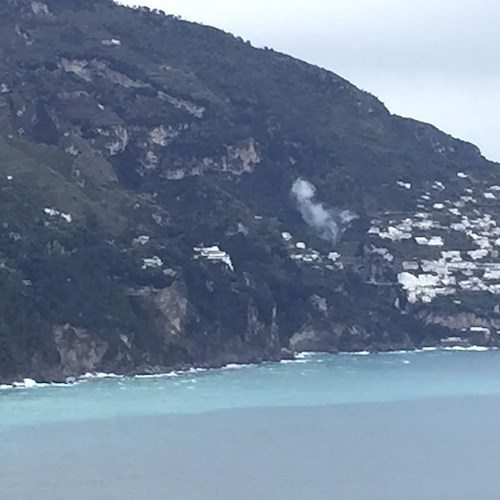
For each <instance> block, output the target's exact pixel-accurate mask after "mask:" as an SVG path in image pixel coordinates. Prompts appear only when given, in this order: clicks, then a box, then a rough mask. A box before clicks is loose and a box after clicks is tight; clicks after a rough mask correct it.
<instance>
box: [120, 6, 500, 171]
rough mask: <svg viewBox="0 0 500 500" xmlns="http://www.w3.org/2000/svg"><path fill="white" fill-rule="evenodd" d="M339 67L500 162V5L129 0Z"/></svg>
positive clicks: (397, 109) (387, 100) (399, 108)
mask: <svg viewBox="0 0 500 500" xmlns="http://www.w3.org/2000/svg"><path fill="white" fill-rule="evenodd" d="M120 3H125V4H127V5H138V4H140V5H147V6H149V7H151V8H157V9H161V10H163V11H165V12H166V13H167V14H175V15H180V16H181V17H182V18H183V19H186V20H190V21H196V22H200V23H203V24H207V25H211V26H216V27H218V28H221V29H223V30H225V31H229V32H231V33H233V34H235V35H237V36H241V37H242V38H244V39H245V40H250V41H251V42H252V44H253V45H254V46H256V47H265V46H267V47H271V48H273V49H275V50H278V51H280V52H285V53H287V54H290V55H293V56H295V57H298V58H300V59H303V60H305V61H307V62H310V63H313V64H316V65H318V66H321V67H323V68H326V69H329V70H331V71H333V72H335V73H337V74H339V75H341V76H342V77H344V78H346V79H348V80H349V81H351V82H352V83H354V84H355V85H356V86H358V87H359V88H362V89H363V90H366V91H368V92H370V93H372V94H374V95H376V96H377V97H378V98H379V99H380V100H381V101H382V102H383V103H384V104H385V105H386V106H387V107H388V108H389V110H390V111H391V112H392V113H396V114H399V115H402V116H408V117H412V118H415V119H418V120H422V121H426V122H429V123H432V124H434V125H436V126H437V127H439V128H440V129H442V130H444V131H445V132H448V133H449V134H451V135H453V136H455V137H458V138H460V139H464V140H467V141H469V142H473V143H474V144H476V145H477V146H479V148H480V149H481V151H482V153H483V154H484V155H485V156H486V157H487V158H489V159H492V160H496V161H499V162H500V138H499V137H498V136H499V132H500V127H499V126H498V120H499V118H500V29H499V28H498V26H499V24H500V2H499V1H498V0H476V1H473V0H287V1H284V0H274V1H273V0H252V1H248V0H121V1H120Z"/></svg>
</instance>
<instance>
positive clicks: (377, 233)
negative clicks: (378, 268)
mask: <svg viewBox="0 0 500 500" xmlns="http://www.w3.org/2000/svg"><path fill="white" fill-rule="evenodd" d="M457 177H458V178H459V179H461V180H463V181H464V182H465V181H467V179H468V178H469V176H468V175H467V174H465V173H463V172H459V173H458V174H457ZM397 184H398V186H400V187H401V188H403V189H411V186H409V187H408V183H403V182H402V181H399V182H398V183H397ZM445 191H446V186H445V185H444V184H443V183H441V182H435V183H434V184H433V186H432V189H431V190H430V191H429V192H427V193H425V194H423V195H422V196H420V197H419V212H417V213H415V214H414V215H413V216H411V217H407V216H406V217H400V218H399V219H398V218H394V216H392V217H391V214H385V215H386V219H387V220H385V221H384V220H377V221H373V223H372V227H371V228H370V230H369V234H370V235H371V236H372V237H373V238H378V240H377V241H378V245H379V246H380V243H381V242H384V241H385V242H387V243H388V244H389V245H390V247H391V248H392V249H394V248H397V247H395V244H401V245H402V244H405V247H404V249H403V248H402V249H401V253H402V254H403V255H405V260H404V261H403V262H401V265H400V267H401V272H400V273H399V275H398V280H399V282H400V283H401V285H402V286H403V288H404V289H405V290H406V291H407V294H408V299H409V301H410V302H412V303H415V302H424V303H430V302H432V301H433V300H435V299H436V298H437V297H439V296H454V295H457V294H458V293H460V292H488V293H490V294H494V295H500V203H499V205H498V206H496V205H495V204H494V203H492V200H495V199H497V197H498V199H500V186H496V185H495V186H481V185H480V186H478V187H477V188H476V191H475V190H474V189H471V187H467V188H466V189H464V190H463V191H462V193H461V194H460V196H458V198H457V199H454V200H450V199H444V198H445V196H444V194H445ZM480 193H481V194H480ZM436 198H438V199H436ZM478 199H479V200H483V201H480V202H478ZM484 200H486V201H485V202H484ZM488 212H491V213H488ZM408 244H413V245H415V247H414V248H415V256H414V257H413V258H411V256H408V253H409V247H408ZM454 246H455V248H454ZM457 246H459V247H460V249H457V248H456V247H457ZM419 247H420V249H419ZM410 248H411V247H410ZM384 250H385V251H384ZM377 253H380V254H381V255H382V256H383V257H384V258H387V259H389V258H391V259H392V258H393V255H392V254H391V253H390V252H389V250H388V249H383V248H382V249H381V248H378V249H377Z"/></svg>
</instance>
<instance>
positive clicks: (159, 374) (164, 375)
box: [133, 372, 179, 379]
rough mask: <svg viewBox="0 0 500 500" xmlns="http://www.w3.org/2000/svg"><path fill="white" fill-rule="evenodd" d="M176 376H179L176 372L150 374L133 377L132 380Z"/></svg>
mask: <svg viewBox="0 0 500 500" xmlns="http://www.w3.org/2000/svg"><path fill="white" fill-rule="evenodd" d="M178 376H179V373H178V372H167V373H150V374H145V375H134V377H133V378H138V379H152V378H173V377H178Z"/></svg>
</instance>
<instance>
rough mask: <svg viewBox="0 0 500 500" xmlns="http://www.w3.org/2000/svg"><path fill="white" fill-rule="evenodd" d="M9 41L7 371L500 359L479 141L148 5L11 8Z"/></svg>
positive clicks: (494, 241)
mask: <svg viewBox="0 0 500 500" xmlns="http://www.w3.org/2000/svg"><path fill="white" fill-rule="evenodd" d="M0 41H1V43H0V75H1V76H0V80H1V81H0V195H1V196H0V207H1V210H0V227H1V232H0V378H2V379H5V380H11V379H14V378H16V377H21V376H33V377H35V378H45V379H59V378H64V377H67V376H74V375H80V374H82V373H85V372H87V371H117V372H124V373H134V372H149V371H163V370H166V369H170V368H174V367H186V366H191V365H193V364H197V365H207V366H219V365H223V364H226V363H229V362H258V361H262V360H271V359H279V358H280V356H281V350H282V349H283V348H291V349H296V350H302V349H318V350H331V351H337V350H363V349H372V350H386V349H392V348H397V349H400V348H411V347H414V346H421V345H424V344H433V345H434V344H438V343H439V342H440V341H441V339H442V338H446V337H453V336H455V337H456V336H462V337H470V338H471V339H474V338H475V337H474V335H475V334H474V331H475V330H474V331H471V328H472V329H473V328H474V327H484V328H487V329H488V330H489V334H488V340H487V343H488V344H489V345H496V343H497V328H498V327H497V326H496V325H498V320H499V318H500V310H498V297H499V294H500V272H499V271H500V269H499V264H498V262H499V255H498V249H499V248H500V233H499V229H498V226H497V223H499V222H500V221H499V208H498V205H499V204H498V198H500V187H499V185H500V175H499V167H498V165H496V164H493V163H491V162H488V161H487V160H485V159H484V158H483V157H482V156H481V155H480V152H479V151H478V149H477V148H476V147H475V146H473V145H470V144H468V143H465V142H462V141H459V140H456V139H453V138H452V137H450V136H448V135H446V134H444V133H443V132H440V131H439V130H437V129H435V128H434V127H432V126H431V125H427V124H423V123H419V122H415V121H413V120H408V119H403V118H400V117H397V116H393V115H391V114H390V113H389V112H388V111H387V110H386V109H385V107H384V106H383V104H382V103H381V102H380V101H378V100H377V99H376V98H375V97H373V96H372V95H370V94H368V93H366V92H362V91H360V90H359V89H357V88H356V87H354V86H353V85H351V84H350V83H349V82H347V81H345V80H344V79H342V78H341V77H339V76H337V75H335V74H333V73H331V72H328V71H325V70H322V69H319V68H317V67H313V66H310V65H308V64H306V63H304V62H301V61H298V60H295V59H293V58H291V57H288V56H286V55H283V54H279V53H276V52H273V51H270V50H265V51H264V50H257V49H255V48H253V47H252V46H251V45H250V44H249V43H244V42H243V41H241V40H240V39H237V38H235V37H233V36H231V35H229V34H226V33H223V32H221V31H218V30H216V29H213V28H209V27H205V26H200V25H196V24H192V23H187V22H184V21H181V20H178V19H176V18H174V17H171V16H170V17H169V16H165V15H162V14H160V13H157V12H151V11H149V10H148V9H138V10H132V9H127V8H124V7H120V6H118V5H115V4H114V3H112V2H110V1H107V0H93V1H88V0H85V1H84V0H71V1H70V0H48V1H46V2H32V1H28V0H7V1H6V2H2V4H1V5H0ZM298 179H302V181H303V182H299V183H297V180H298ZM292 189H293V193H292ZM460 315H462V316H460ZM463 315H468V316H467V317H468V318H471V317H472V316H471V315H473V317H474V320H473V321H472V320H471V322H469V323H470V324H469V323H467V324H464V323H463V322H460V321H453V320H452V319H449V318H453V317H465V316H463ZM446 318H448V320H447V319H446ZM485 325H486V326H485ZM476 336H477V335H476ZM465 341H467V340H465Z"/></svg>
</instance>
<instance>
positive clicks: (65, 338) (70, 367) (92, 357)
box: [54, 325, 109, 377]
mask: <svg viewBox="0 0 500 500" xmlns="http://www.w3.org/2000/svg"><path fill="white" fill-rule="evenodd" d="M54 342H55V345H56V348H57V351H58V353H59V356H60V359H61V361H60V371H61V374H62V376H63V377H69V376H79V375H84V374H86V373H92V372H96V371H100V369H101V368H102V360H103V358H104V356H105V354H106V352H107V351H108V349H109V344H108V343H107V342H105V341H104V340H102V339H101V338H99V337H97V336H96V335H92V334H91V333H90V332H88V331H86V330H84V329H83V328H75V327H73V326H71V325H62V326H55V327H54Z"/></svg>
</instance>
